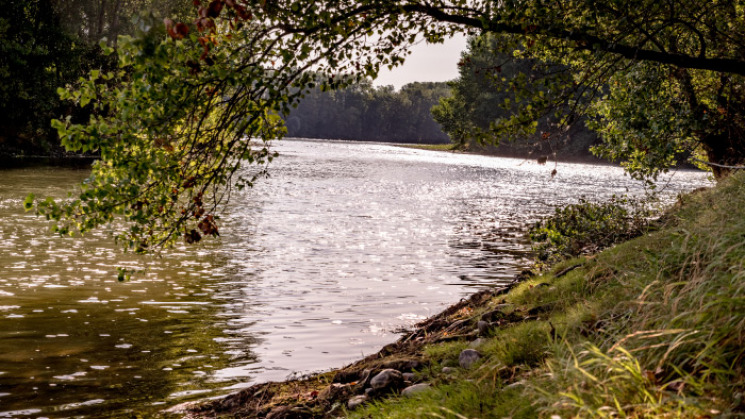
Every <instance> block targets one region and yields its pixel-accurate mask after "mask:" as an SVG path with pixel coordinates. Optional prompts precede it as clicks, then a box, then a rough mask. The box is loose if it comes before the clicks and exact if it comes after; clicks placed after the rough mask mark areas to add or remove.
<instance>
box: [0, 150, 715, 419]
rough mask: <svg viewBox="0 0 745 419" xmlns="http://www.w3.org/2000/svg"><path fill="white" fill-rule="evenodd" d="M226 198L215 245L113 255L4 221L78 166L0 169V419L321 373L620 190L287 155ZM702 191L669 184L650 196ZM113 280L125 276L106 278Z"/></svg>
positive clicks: (627, 183)
mask: <svg viewBox="0 0 745 419" xmlns="http://www.w3.org/2000/svg"><path fill="white" fill-rule="evenodd" d="M275 148H276V150H277V151H278V152H279V153H280V158H279V159H277V160H275V163H273V165H272V167H271V170H270V173H271V177H270V178H268V179H265V180H262V181H260V182H259V183H258V185H257V186H256V187H255V188H254V189H252V190H248V191H242V192H237V193H235V194H234V196H233V199H232V201H231V204H230V207H229V209H228V210H227V214H226V215H225V225H223V227H222V229H221V232H222V234H223V235H222V237H221V238H220V239H219V240H218V241H212V242H210V243H203V244H201V245H200V246H197V247H188V248H186V247H185V248H179V249H174V250H172V251H169V252H167V253H166V254H165V255H163V256H162V257H158V258H156V257H142V256H133V255H126V254H121V253H120V252H119V251H117V249H116V248H115V247H114V246H113V244H112V240H110V238H109V237H108V234H107V232H105V231H101V232H97V233H95V234H91V235H88V236H86V237H84V238H82V239H80V238H76V239H70V238H59V237H56V236H54V235H52V234H51V233H49V225H48V224H47V222H46V221H44V220H42V219H40V218H38V217H36V216H34V215H33V214H31V213H24V212H23V211H22V209H21V207H22V200H23V198H24V197H25V196H26V195H27V194H28V193H31V192H33V193H35V194H36V195H37V196H46V195H49V196H56V197H64V196H65V194H66V193H67V191H69V190H72V189H73V188H74V186H75V185H76V183H77V182H79V181H80V180H82V179H84V178H85V177H86V175H87V171H86V170H75V169H64V168H31V169H6V170H0V267H1V268H2V269H0V418H3V417H128V416H132V415H135V414H139V415H143V416H152V415H155V414H157V412H159V411H161V410H162V409H164V408H166V407H168V406H170V405H173V404H177V403H180V402H183V401H185V400H190V399H194V398H206V397H212V396H216V395H219V394H224V393H226V392H229V391H235V390H237V389H239V388H242V387H245V386H248V385H250V384H253V383H256V382H261V381H268V380H281V379H284V378H287V377H291V376H293V375H297V374H305V373H309V372H313V371H320V370H324V369H328V368H331V367H339V366H342V365H344V364H346V363H349V362H351V361H353V360H355V359H358V358H359V357H361V356H363V355H367V354H370V353H373V352H375V351H377V350H378V349H379V348H380V347H381V346H383V345H385V344H387V343H390V342H392V341H394V340H395V339H396V338H397V333H398V332H400V330H402V329H405V328H407V327H410V326H411V325H412V324H414V323H416V322H417V321H419V320H421V319H424V318H426V317H428V316H430V315H433V314H435V313H437V312H438V311H440V310H442V309H443V308H444V307H445V306H446V305H448V304H451V303H454V302H456V301H458V300H459V299H461V298H463V297H465V296H466V295H468V294H469V293H472V292H473V291H474V290H475V289H477V288H481V287H494V286H498V285H499V284H503V283H504V282H506V281H508V280H510V279H511V278H512V277H513V276H514V275H515V273H516V272H517V271H518V270H519V269H520V268H521V267H522V266H523V265H524V264H525V259H524V258H525V255H526V253H525V252H526V250H525V249H526V246H525V243H524V240H523V239H522V234H523V231H524V228H525V226H526V224H527V223H529V222H532V221H535V220H536V219H537V218H538V217H540V216H543V215H546V214H549V213H550V212H551V211H552V210H553V208H554V207H555V206H557V205H561V204H566V203H571V202H576V200H577V198H578V197H580V196H585V197H587V198H588V199H591V200H603V199H607V198H608V197H610V196H611V195H613V194H624V193H627V192H628V193H632V194H640V193H643V190H642V188H641V186H640V184H639V183H638V182H635V181H632V180H631V179H630V178H629V177H627V176H624V174H623V171H622V170H621V169H619V168H615V167H611V166H594V165H580V164H559V165H558V167H557V172H558V173H557V175H556V176H555V177H553V178H552V177H551V176H550V172H551V170H552V169H553V168H554V166H553V165H552V164H549V165H547V166H540V165H537V164H536V163H534V162H532V161H524V160H519V159H504V158H495V157H485V156H477V155H465V154H453V153H443V152H433V151H425V150H416V149H407V148H399V147H395V146H391V145H385V144H369V143H346V142H323V141H294V140H293V141H290V140H285V141H282V142H279V143H277V144H276V145H275ZM705 185H708V182H707V181H706V176H705V175H703V174H701V173H695V172H679V173H676V174H675V176H673V177H672V179H671V180H670V182H669V183H668V184H667V186H666V187H665V189H664V194H666V195H667V196H671V197H673V196H675V195H676V194H677V193H678V192H679V191H681V190H690V189H693V188H696V187H700V186H705ZM116 266H124V267H136V268H138V269H143V273H141V274H139V275H137V276H136V277H134V278H133V279H132V280H131V281H128V282H124V283H119V282H117V280H116V275H115V271H114V268H115V267H116Z"/></svg>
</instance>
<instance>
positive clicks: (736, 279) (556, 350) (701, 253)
mask: <svg viewBox="0 0 745 419" xmlns="http://www.w3.org/2000/svg"><path fill="white" fill-rule="evenodd" d="M660 225H661V227H660V228H659V230H657V231H655V232H652V233H650V234H647V235H645V236H642V237H639V238H636V239H633V240H630V241H628V242H625V243H622V244H620V245H617V246H615V247H613V248H611V249H608V250H606V251H604V252H601V253H599V254H597V255H594V256H591V257H583V258H578V259H573V260H568V261H565V262H563V263H561V264H559V265H557V266H555V267H554V268H553V269H552V270H551V271H550V272H548V273H546V274H544V275H541V276H538V277H534V278H530V279H528V280H525V281H522V282H520V283H519V284H516V285H515V286H512V287H506V288H503V289H499V290H494V291H485V292H481V293H478V294H476V295H474V296H472V297H471V298H470V299H469V300H467V301H463V302H461V303H459V304H456V305H454V306H452V307H450V308H449V309H447V310H446V311H445V312H443V313H441V314H439V315H438V316H435V317H433V318H432V319H429V320H427V321H425V322H423V323H421V324H419V325H418V328H417V329H416V330H414V331H412V332H410V333H408V334H406V335H405V336H403V337H402V338H401V339H400V340H399V341H398V342H396V343H394V344H391V345H388V346H386V347H385V348H383V349H382V350H381V351H380V352H379V353H377V354H375V355H373V356H370V357H367V358H365V359H363V360H361V361H359V362H357V363H354V364H352V365H350V366H348V367H346V368H343V369H341V370H337V371H332V372H327V373H323V374H318V375H314V376H311V377H308V378H306V379H304V380H297V381H288V382H284V383H269V384H260V385H256V386H253V387H251V388H249V389H246V390H243V391H241V392H240V393H238V394H235V395H232V396H228V397H226V398H222V399H218V400H214V401H211V402H207V403H204V404H201V405H196V406H191V408H190V409H187V410H181V412H182V413H185V414H186V415H187V416H188V417H221V416H225V417H271V418H291V417H292V418H303V417H308V418H310V417H347V416H349V417H359V418H362V417H365V418H368V417H380V418H396V417H397V418H411V417H433V416H434V417H459V418H461V417H515V418H517V417H539V416H542V417H552V415H559V416H560V417H574V416H583V417H584V416H600V417H615V416H631V417H741V416H744V415H745V400H744V398H743V394H744V392H745V362H743V361H744V360H743V357H744V354H745V351H743V349H742V348H743V347H745V280H744V279H745V239H743V237H745V176H743V175H742V174H738V175H734V176H732V177H731V178H730V179H728V180H726V181H724V182H722V183H721V184H720V185H718V186H717V187H716V188H712V189H708V190H703V191H698V192H696V193H691V194H688V195H685V196H683V197H681V198H680V200H679V202H678V203H677V204H676V205H674V206H673V207H672V208H671V209H669V210H668V212H667V213H666V214H665V216H664V217H663V218H662V219H661V221H660ZM385 370H388V371H387V372H385V374H387V375H388V376H389V378H390V379H389V380H387V381H386V380H383V381H386V384H385V385H383V384H381V379H378V378H376V376H378V374H380V373H381V372H383V371H385ZM391 370H396V371H398V373H397V372H392V371H391ZM399 373H400V374H399ZM367 389H372V390H367ZM366 392H367V396H365V393H366ZM181 408H182V409H183V408H184V406H181Z"/></svg>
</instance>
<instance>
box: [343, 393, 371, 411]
mask: <svg viewBox="0 0 745 419" xmlns="http://www.w3.org/2000/svg"><path fill="white" fill-rule="evenodd" d="M365 402H367V396H354V397H352V398H351V399H349V401H348V402H347V409H349V410H353V409H354V408H356V407H357V406H359V405H361V404H363V403H365Z"/></svg>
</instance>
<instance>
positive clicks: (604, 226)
mask: <svg viewBox="0 0 745 419" xmlns="http://www.w3.org/2000/svg"><path fill="white" fill-rule="evenodd" d="M650 214H651V211H650V210H649V209H648V208H647V207H646V205H645V204H643V203H641V202H639V201H632V200H630V199H629V198H626V197H622V198H619V197H616V196H615V195H614V196H613V197H612V198H611V200H610V201H608V202H605V203H593V202H588V201H587V200H585V199H584V198H580V200H579V202H578V203H576V204H571V205H567V206H566V207H563V208H556V210H555V213H554V214H553V215H551V216H549V217H547V218H546V219H544V220H541V221H539V222H537V223H536V224H535V225H534V226H533V227H532V228H531V229H530V230H529V236H530V241H531V242H532V246H533V250H534V251H535V252H536V256H537V259H538V262H539V265H541V264H551V263H554V262H557V261H560V260H562V259H566V258H570V257H576V256H579V255H582V254H590V253H595V252H598V251H600V250H602V249H604V248H607V247H610V246H612V245H614V244H616V243H619V242H622V241H625V240H628V239H631V238H633V237H636V236H639V235H641V234H643V233H644V232H645V231H647V229H648V227H649V216H650Z"/></svg>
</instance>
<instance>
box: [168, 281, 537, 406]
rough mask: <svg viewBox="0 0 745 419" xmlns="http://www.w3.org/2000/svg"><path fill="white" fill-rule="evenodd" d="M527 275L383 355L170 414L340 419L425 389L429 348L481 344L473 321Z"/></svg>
mask: <svg viewBox="0 0 745 419" xmlns="http://www.w3.org/2000/svg"><path fill="white" fill-rule="evenodd" d="M524 275H525V274H524V273H523V274H518V275H517V276H516V277H515V279H514V280H513V282H512V283H510V284H509V285H506V286H503V287H499V288H494V289H493V290H489V289H487V290H481V291H478V292H476V293H474V294H471V295H470V296H469V297H468V298H464V299H461V300H460V301H459V302H457V303H454V304H452V305H450V306H448V307H447V308H445V309H444V310H443V311H441V312H440V313H438V314H436V315H434V316H432V317H429V318H427V319H426V320H423V321H421V322H419V323H417V324H416V325H415V327H414V329H413V330H412V331H409V332H407V333H405V334H404V335H403V336H401V337H400V338H399V339H398V340H396V341H395V342H393V343H390V344H388V345H385V346H383V348H381V349H380V350H379V351H378V352H376V353H374V354H372V355H368V356H365V357H364V358H362V359H360V360H358V361H355V362H353V363H351V364H349V365H346V366H344V367H341V368H334V369H331V370H329V371H324V372H318V373H311V374H308V375H305V376H303V377H300V378H295V379H288V380H284V381H271V382H266V383H258V384H254V385H252V386H250V387H247V388H245V389H242V390H240V391H238V392H237V393H232V394H228V395H225V396H220V397H217V398H214V399H209V400H206V401H190V402H185V403H181V404H178V405H176V406H172V407H171V408H169V409H167V410H165V411H164V413H166V414H169V415H174V414H175V415H180V416H181V417H183V418H188V419H199V418H214V417H223V415H225V416H226V417H245V418H259V417H266V418H272V419H280V418H287V419H289V418H321V417H336V416H337V415H341V414H343V412H345V411H346V410H347V409H349V408H350V403H354V402H353V400H354V399H355V398H360V397H367V399H365V401H364V402H367V401H372V400H373V399H377V398H381V397H385V396H388V395H390V394H391V393H392V392H394V391H403V392H405V391H406V388H413V387H417V386H421V385H422V384H424V383H423V382H422V380H421V377H418V375H417V374H416V371H418V370H420V369H423V368H428V367H429V366H430V362H429V360H428V358H427V356H426V354H425V353H424V351H423V349H424V347H425V346H427V345H432V344H438V343H444V342H456V341H463V342H469V343H473V342H478V341H479V340H480V339H481V337H480V336H481V335H482V333H480V332H479V329H478V328H477V327H476V326H475V322H473V320H475V319H476V317H478V316H479V313H482V312H484V311H485V310H487V309H488V306H489V303H490V302H491V301H492V300H493V299H494V298H497V297H500V296H503V295H506V294H507V293H508V292H509V291H510V290H512V289H513V288H514V287H515V286H516V285H518V284H519V283H520V282H521V280H522V279H524ZM487 311H488V310H487ZM474 313H476V314H474ZM524 320H530V318H529V317H525V318H522V319H521V318H518V317H514V318H511V320H510V321H509V322H506V323H505V324H511V323H515V322H520V321H524ZM476 321H478V320H476ZM471 323H473V324H471ZM390 370H395V371H398V372H399V373H400V374H401V378H403V379H404V380H403V381H401V382H399V383H397V384H394V385H391V386H390V387H389V388H382V389H381V388H376V389H375V390H374V391H372V392H371V391H370V390H372V387H370V385H371V381H373V379H374V378H375V376H377V375H378V374H380V373H381V372H383V371H390ZM373 387H374V385H373ZM371 393H374V394H372V395H371ZM366 394H367V396H365V395H366Z"/></svg>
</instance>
